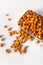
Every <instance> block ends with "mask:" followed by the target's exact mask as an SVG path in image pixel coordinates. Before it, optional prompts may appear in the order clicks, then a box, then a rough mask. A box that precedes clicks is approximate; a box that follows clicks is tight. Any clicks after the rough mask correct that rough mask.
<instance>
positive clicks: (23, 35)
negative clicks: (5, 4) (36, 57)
mask: <svg viewBox="0 0 43 65" xmlns="http://www.w3.org/2000/svg"><path fill="white" fill-rule="evenodd" d="M6 16H9V14H6ZM8 20H9V21H10V20H11V19H9V18H8ZM18 25H19V26H20V30H19V31H15V30H13V31H12V27H10V28H8V26H7V25H5V26H4V28H8V32H9V36H10V37H12V35H18V36H16V39H14V40H13V42H12V45H11V46H10V48H11V49H12V50H13V52H19V53H20V54H24V53H26V50H27V48H28V46H23V45H22V44H24V43H25V42H26V41H27V40H31V41H32V40H34V38H35V37H36V38H38V39H40V40H42V41H43V16H41V15H40V14H38V13H36V12H34V11H32V10H28V11H26V12H25V13H24V15H23V16H22V17H21V18H20V19H19V21H18ZM1 37H2V36H1V35H0V38H1ZM1 40H2V41H4V40H5V38H2V39H1ZM39 42H40V41H39V40H37V41H36V43H39ZM0 47H3V44H0ZM5 51H6V52H7V53H10V52H11V50H10V49H6V50H5Z"/></svg>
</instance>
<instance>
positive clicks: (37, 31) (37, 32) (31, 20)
mask: <svg viewBox="0 0 43 65" xmlns="http://www.w3.org/2000/svg"><path fill="white" fill-rule="evenodd" d="M18 25H20V27H21V29H22V30H24V31H26V32H27V33H30V34H32V35H33V36H36V37H37V38H39V39H43V16H41V15H40V14H38V13H36V12H34V11H32V10H28V11H27V12H26V13H25V14H24V15H23V16H22V17H21V18H20V20H19V22H18Z"/></svg>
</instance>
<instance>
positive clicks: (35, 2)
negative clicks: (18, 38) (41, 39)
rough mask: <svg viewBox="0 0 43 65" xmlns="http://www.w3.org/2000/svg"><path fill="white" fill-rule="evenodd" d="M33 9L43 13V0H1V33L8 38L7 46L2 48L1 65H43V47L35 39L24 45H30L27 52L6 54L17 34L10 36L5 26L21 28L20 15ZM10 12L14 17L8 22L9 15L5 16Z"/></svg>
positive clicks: (0, 53) (15, 28) (0, 54)
mask: <svg viewBox="0 0 43 65" xmlns="http://www.w3.org/2000/svg"><path fill="white" fill-rule="evenodd" d="M28 9H32V10H35V11H37V12H38V13H40V14H42V15H43V0H0V34H4V37H5V38H6V40H5V41H4V43H5V46H4V47H3V48H0V65H43V47H40V44H41V43H40V44H36V43H35V40H34V41H27V42H26V43H25V44H24V45H30V47H29V48H28V50H27V53H26V54H23V55H20V54H19V53H14V52H12V53H10V54H6V52H5V49H6V48H9V46H10V45H11V44H12V40H13V39H14V37H15V36H12V37H9V35H8V32H7V30H6V29H4V28H3V26H4V25H5V24H6V25H9V26H10V27H11V26H12V27H13V29H14V30H19V26H18V25H17V22H18V20H19V19H20V17H21V16H22V15H23V13H25V11H27V10H28ZM6 13H9V14H10V16H9V17H11V18H12V20H11V22H8V17H6V16H5V14H6Z"/></svg>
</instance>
